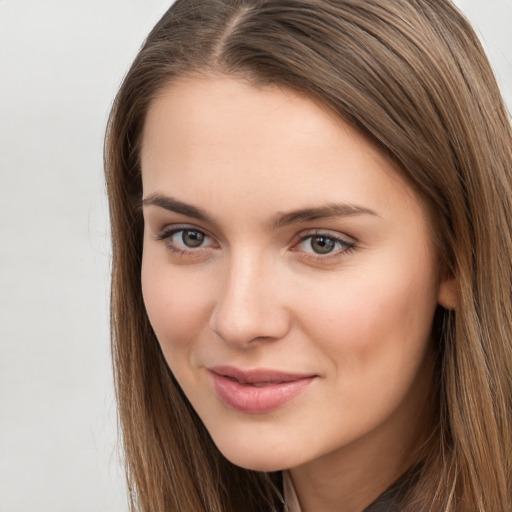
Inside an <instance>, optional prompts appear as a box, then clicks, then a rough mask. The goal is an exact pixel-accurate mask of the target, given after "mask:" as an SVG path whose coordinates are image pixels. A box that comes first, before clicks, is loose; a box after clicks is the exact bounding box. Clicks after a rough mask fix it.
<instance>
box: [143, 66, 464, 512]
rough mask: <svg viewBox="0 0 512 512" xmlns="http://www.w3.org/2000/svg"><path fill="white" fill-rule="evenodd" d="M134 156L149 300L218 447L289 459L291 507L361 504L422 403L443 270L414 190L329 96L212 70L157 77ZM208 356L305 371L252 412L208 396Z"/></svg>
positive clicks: (410, 434)
mask: <svg viewBox="0 0 512 512" xmlns="http://www.w3.org/2000/svg"><path fill="white" fill-rule="evenodd" d="M141 166H142V178H143V197H144V203H143V205H144V206H143V212H144V221H145V235H144V251H143V263H142V287H143V293H144V300H145V304H146V308H147V312H148V315H149V318H150V321H151V324H152V326H153V328H154V331H155V333H156V336H157V338H158V340H159V342H160V344H161V347H162V350H163V353H164V355H165V358H166V360H167V362H168V364H169V366H170V368H171V370H172V372H173V373H174V375H175V376H176V379H177V380H178V382H179V383H180V385H181V387H182V389H183V391H184V392H185V394H186V396H187V397H188V399H189V400H190V402H191V403H192V405H193V407H194V408H195V410H196V411H197V413H198V414H199V416H200V417H201V419H202V421H203V422H204V424H205V425H206V428H207V429H208V431H209V432H210V434H211V436H212V438H213V440H214V442H215V443H216V445H217V446H218V448H219V450H220V451H221V452H222V453H223V454H224V455H225V456H226V457H227V458H228V459H229V460H231V461H232V462H233V463H235V464H238V465H240V466H243V467H246V468H250V469H255V470H264V471H273V470H281V469H290V473H291V475H292V478H293V481H294V484H295V487H296V490H297V494H298V497H299V500H300V502H301V506H302V509H303V512H331V511H332V512H334V511H336V512H339V511H340V510H343V511H345V512H360V511H361V510H362V509H364V507H366V506H367V505H368V504H369V503H371V502H372V501H373V500H374V499H375V498H376V497H377V496H378V495H379V494H380V493H381V492H383V491H384V490H385V489H386V488H387V487H388V486H389V485H391V484H392V483H393V481H394V480H395V479H396V478H398V477H399V476H400V475H401V473H402V472H403V471H405V470H406V469H407V468H408V467H409V465H410V464H411V463H412V462H414V457H415V455H414V454H415V450H416V449H418V448H419V445H420V444H421V443H422V441H423V440H424V439H423V437H422V436H423V430H422V428H423V427H424V425H426V424H428V420H429V407H428V400H429V395H430V393H431V383H432V378H433V353H432V352H433V351H432V347H431V340H430V334H431V327H432V320H433V315H434V312H435V309H436V307H437V306H438V304H439V303H440V304H442V305H444V306H452V305H453V287H454V284H453V283H452V281H451V280H449V279H447V278H443V277H442V276H443V273H442V269H441V268H440V265H439V263H438V258H437V256H436V254H435V250H434V244H433V242H432V233H431V229H432V228H431V222H430V220H429V215H428V212H427V209H426V207H425V206H424V204H423V203H422V201H421V200H420V199H419V198H418V196H417V195H416V194H415V193H414V191H413V190H412V188H411V187H410V186H409V185H408V184H407V183H406V182H405V181H404V179H403V178H401V176H400V175H399V173H398V172H397V170H396V169H395V168H394V167H393V165H392V164H391V162H390V161H389V160H388V159H387V158H386V157H385V156H384V155H383V153H382V152H380V151H379V150H378V149H377V148H376V147H375V146H374V145H372V144H371V143H370V142H369V141H368V140H366V139H365V138H364V137H363V136H361V135H360V134H359V133H357V132H356V131H355V130H353V129H352V128H350V127H349V126H348V125H347V124H345V123H344V122H343V121H341V120H340V119H339V118H338V117H336V116H335V115H334V114H332V113H331V112H330V111H329V110H328V109H327V108H325V107H323V106H322V105H320V104H318V103H317V102H315V101H313V100H311V99H309V98H308V97H306V96H303V95H301V94H298V93H296V92H293V91H291V90H288V89H285V88H279V87H277V86H269V87H263V88H262V87H256V86H254V85H251V84H249V83H248V82H245V81H243V80H241V79H237V78H232V77H226V76H202V77H190V78H183V79H180V80H178V81H175V82H173V83H172V84H171V85H169V86H167V87H166V88H165V89H164V90H162V91H161V94H160V95H159V96H158V97H157V98H156V99H155V100H154V101H153V103H152V104H151V107H150V109H149V112H148V115H147V119H146V124H145V129H144V133H143V144H142V152H141ZM218 365H230V366H234V367H237V368H240V369H244V370H252V369H258V368H265V369H273V370H280V371H283V372H291V373H301V374H308V375H314V376H315V377H314V379H313V380H312V382H311V383H310V385H308V386H307V387H306V389H305V390H304V391H303V392H302V393H300V394H299V395H298V396H296V397H295V398H293V399H292V400H291V401H289V402H288V403H286V404H284V405H282V406H281V407H278V408H277V409H275V410H272V411H269V412H264V413H259V414H251V413H245V412H241V411H239V410H236V409H234V408H232V407H229V406H227V405H226V404H225V403H224V402H223V401H222V400H221V399H220V398H219V396H218V394H217V393H216V391H215V389H214V386H213V383H212V378H211V373H210V372H209V370H208V368H211V367H213V366H218Z"/></svg>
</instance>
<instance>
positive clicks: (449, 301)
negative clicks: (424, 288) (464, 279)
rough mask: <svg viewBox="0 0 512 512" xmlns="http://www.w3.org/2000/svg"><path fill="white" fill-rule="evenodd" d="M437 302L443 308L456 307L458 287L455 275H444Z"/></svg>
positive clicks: (457, 303)
mask: <svg viewBox="0 0 512 512" xmlns="http://www.w3.org/2000/svg"><path fill="white" fill-rule="evenodd" d="M437 302H438V303H439V305H441V306H442V307H443V308H445V309H457V307H458V305H459V289H458V283H457V280H456V279H455V277H446V278H444V279H443V280H442V281H441V284H440V285H439V292H438V295H437Z"/></svg>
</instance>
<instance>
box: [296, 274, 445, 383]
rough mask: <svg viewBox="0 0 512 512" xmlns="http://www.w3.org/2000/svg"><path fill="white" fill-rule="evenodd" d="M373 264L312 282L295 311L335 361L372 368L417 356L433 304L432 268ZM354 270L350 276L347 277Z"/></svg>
mask: <svg viewBox="0 0 512 512" xmlns="http://www.w3.org/2000/svg"><path fill="white" fill-rule="evenodd" d="M415 270H416V268H415V267H414V268H410V269H407V268H403V267H401V268H398V267H396V268H393V267H389V266H387V267H386V268H384V267H382V268H379V267H376V271H375V272H367V273H365V275H364V276H362V275H356V274H357V273H356V272H354V273H353V274H351V275H349V273H348V272H347V275H346V276H341V278H340V280H339V281H337V282H336V281H335V280H333V281H332V283H326V286H324V287H322V289H321V291H322V292H321V293H319V289H318V288H316V289H315V288H312V292H311V294H309V295H308V300H307V304H304V305H303V307H302V309H301V311H302V312H301V314H300V315H299V316H300V318H301V322H302V328H303V330H305V331H307V332H308V335H309V337H311V338H312V339H315V340H316V343H317V345H319V346H321V347H322V349H323V350H324V352H325V353H326V354H328V355H329V356H330V357H331V359H332V360H333V361H334V363H335V364H337V365H338V364H342V365H343V367H349V368H351V369H354V371H355V372H356V371H360V372H367V373H368V374H370V373H371V374H375V372H380V368H382V371H383V372H388V373H389V372H390V371H392V367H394V369H395V370H397V371H401V370H402V369H403V367H404V366H408V365H410V364H414V363H410V361H412V360H413V359H416V360H417V359H419V358H421V356H422V354H423V353H424V351H425V349H426V346H427V344H428V340H429V336H430V333H431V328H432V320H433V315H434V311H435V308H436V305H437V301H436V284H435V279H434V277H433V275H432V273H429V272H424V273H423V274H422V273H418V272H416V271H415ZM352 276H353V277H352Z"/></svg>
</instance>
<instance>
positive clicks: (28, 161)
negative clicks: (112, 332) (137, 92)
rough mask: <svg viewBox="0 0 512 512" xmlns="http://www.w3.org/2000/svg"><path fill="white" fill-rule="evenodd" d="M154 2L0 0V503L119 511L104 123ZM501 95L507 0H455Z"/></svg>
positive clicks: (73, 511) (508, 92) (122, 505)
mask: <svg viewBox="0 0 512 512" xmlns="http://www.w3.org/2000/svg"><path fill="white" fill-rule="evenodd" d="M169 3H170V2H169V1H164V0H48V1H45V0H0V173H1V174H0V512H79V511H84V512H86V511H87V512H96V511H97V512H125V511H126V510H127V505H126V497H125V487H124V475H123V471H122V466H121V464H120V463H119V454H118V450H117V448H116V425H115V421H116V417H115V404H114V399H113V392H112V379H111V376H110V355H109V342H108V294H109V292H108V269H109V263H110V262H109V252H110V250H109V240H108V229H109V228H108V220H107V210H106V208H107V206H106V198H105V190H104V184H103V175H102V172H103V171H102V143H103V134H104V127H105V123H106V120H107V115H108V111H109V107H110V104H111V101H112V99H113V97H114V94H115V91H116V88H117V85H118V84H119V82H120V80H121V78H122V76H123V74H124V73H125V71H126V69H127V67H128V65H129V63H130V61H131V60H132V58H133V57H134V56H135V54H136V51H137V48H138V47H139V45H140V44H141V42H142V40H143V38H144V36H145V35H146V34H147V32H148V31H149V30H150V28H151V27H152V26H153V24H154V23H155V22H156V21H157V20H158V19H159V17H160V16H161V14H163V12H164V11H165V9H166V8H167V7H168V4H169ZM458 4H459V5H460V6H461V7H462V8H463V9H464V10H465V12H466V13H467V14H468V15H469V17H470V19H471V20H472V21H473V23H474V24H475V25H476V27H477V28H478V29H479V32H480V33H481V35H482V38H483V39H484V42H485V45H486V48H487V50H488V53H489V55H490V57H491V60H492V62H493V64H494V66H495V69H496V70H497V73H498V76H499V80H500V83H501V85H502V90H503V92H504V95H505V97H506V99H507V102H508V104H509V108H510V106H512V30H511V29H510V27H511V25H512V0H461V1H460V2H458Z"/></svg>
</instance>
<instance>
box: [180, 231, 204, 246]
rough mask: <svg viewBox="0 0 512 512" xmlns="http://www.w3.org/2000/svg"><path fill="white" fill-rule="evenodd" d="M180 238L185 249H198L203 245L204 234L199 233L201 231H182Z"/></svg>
mask: <svg viewBox="0 0 512 512" xmlns="http://www.w3.org/2000/svg"><path fill="white" fill-rule="evenodd" d="M181 238H182V240H183V243H184V244H185V245H186V246H187V247H199V246H200V245H201V244H202V243H203V240H204V233H201V231H190V230H188V231H183V234H182V235H181Z"/></svg>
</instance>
